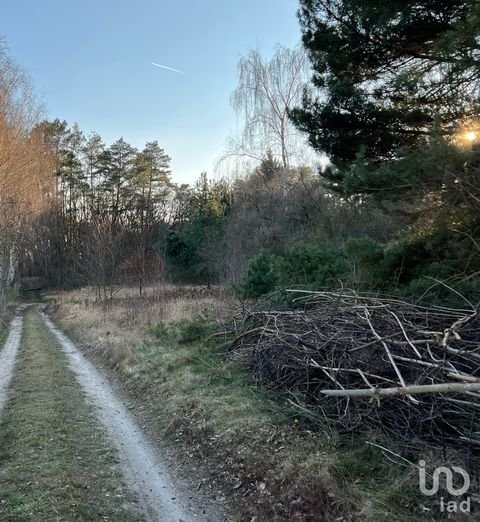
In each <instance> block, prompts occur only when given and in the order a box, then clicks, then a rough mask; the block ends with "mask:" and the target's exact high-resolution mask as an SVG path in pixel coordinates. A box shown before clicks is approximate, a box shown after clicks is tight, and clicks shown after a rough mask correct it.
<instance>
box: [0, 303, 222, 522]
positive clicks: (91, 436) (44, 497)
mask: <svg viewBox="0 0 480 522" xmlns="http://www.w3.org/2000/svg"><path fill="white" fill-rule="evenodd" d="M23 312H24V310H23V309H20V310H18V311H17V314H16V316H15V318H14V320H13V322H12V324H11V330H10V334H9V337H8V339H7V341H6V343H5V346H4V347H3V349H2V350H1V351H0V518H1V519H2V520H23V519H24V518H23V517H24V516H25V515H27V516H28V518H30V517H32V516H33V517H34V518H35V519H36V520H44V519H45V520H50V519H55V520H57V519H58V520H92V519H94V518H92V517H94V516H97V515H92V513H95V514H98V515H101V516H102V518H98V520H128V521H130V520H132V521H133V520H155V521H157V520H158V521H160V520H161V521H165V522H170V521H176V522H178V521H185V522H187V521H190V520H208V521H215V520H224V517H223V516H220V515H218V514H217V513H215V512H214V510H212V508H211V506H207V505H205V503H204V502H202V501H201V500H196V499H195V500H194V499H193V497H194V495H193V494H189V493H188V489H187V488H186V487H185V486H184V485H180V486H176V485H175V484H174V480H173V478H172V475H171V473H170V472H169V468H168V463H167V461H166V460H165V458H164V457H163V456H162V455H161V453H160V451H159V449H158V448H156V447H155V446H154V445H153V444H152V443H151V442H150V441H149V440H148V438H147V436H146V435H145V434H144V433H143V430H142V428H141V427H140V426H139V425H138V424H137V422H136V420H135V419H134V418H133V417H132V415H131V414H130V412H129V411H128V410H127V407H126V406H125V404H124V403H123V402H122V400H121V398H119V397H118V396H117V394H116V393H115V392H114V390H113V389H112V388H111V386H110V385H109V383H108V381H107V380H106V378H105V377H104V375H103V374H102V373H101V372H100V371H99V370H98V369H96V368H95V367H94V366H93V365H92V364H91V362H89V361H88V360H87V359H86V358H85V357H84V355H83V354H82V353H81V352H80V351H79V350H78V349H77V347H76V346H75V345H74V344H73V343H72V342H71V341H70V340H69V339H68V338H67V337H66V336H65V335H64V334H63V333H61V332H60V331H59V330H58V329H57V328H56V326H55V325H54V324H53V323H52V321H51V320H50V319H49V318H48V317H47V316H46V314H45V313H44V311H43V310H38V309H37V308H36V307H31V308H30V309H29V310H27V312H26V313H25V321H24V324H23V331H22V320H23ZM16 359H17V362H16ZM2 405H3V406H4V411H3V413H1V409H2ZM42 462H44V464H43V465H42V464H41V463H42ZM19 470H20V472H19ZM62 477H63V479H62ZM42 484H43V485H42ZM45 489H47V490H48V491H47V492H46V491H45ZM85 489H87V490H89V491H88V494H87V495H85V494H84V490H85ZM99 490H101V494H100V492H99ZM65 491H67V493H68V495H65V494H64V493H65ZM72 499H73V500H72ZM103 504H104V505H103ZM87 513H88V515H87ZM95 519H96V518H95Z"/></svg>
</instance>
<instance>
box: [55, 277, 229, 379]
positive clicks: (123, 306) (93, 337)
mask: <svg viewBox="0 0 480 522" xmlns="http://www.w3.org/2000/svg"><path fill="white" fill-rule="evenodd" d="M51 298H52V306H51V307H52V309H53V311H54V312H55V313H56V314H57V317H58V319H59V320H60V321H61V323H62V326H63V327H64V328H66V329H67V330H72V329H73V330H75V334H76V335H78V337H79V338H81V339H82V342H83V343H85V344H87V345H91V346H94V347H95V349H96V350H97V351H99V352H101V354H102V356H103V357H105V358H106V359H107V360H108V362H109V364H110V365H111V366H114V367H118V366H122V367H123V369H126V370H127V371H128V369H129V368H131V367H132V363H134V362H135V360H136V357H137V352H138V349H139V347H140V346H141V345H142V344H143V343H144V342H146V341H148V339H149V337H150V336H149V331H150V328H151V327H152V326H154V325H156V324H158V323H161V322H175V321H180V320H184V319H191V318H192V317H195V316H198V315H203V316H208V317H211V318H212V319H214V320H218V321H224V320H225V319H226V318H227V317H228V315H229V314H230V313H231V312H232V310H233V309H235V307H236V306H237V303H236V301H235V300H234V298H233V295H232V293H231V292H230V291H229V290H227V289H225V288H222V287H212V288H211V289H209V288H207V287H201V286H174V285H162V286H156V287H148V288H146V289H145V290H144V292H143V295H142V296H141V297H140V296H139V294H138V289H137V288H132V287H126V288H121V289H119V290H118V291H117V293H116V294H115V295H114V297H113V298H112V299H111V300H109V301H107V302H102V301H98V300H96V298H95V291H94V289H92V288H83V289H81V290H75V291H73V292H57V293H55V294H51Z"/></svg>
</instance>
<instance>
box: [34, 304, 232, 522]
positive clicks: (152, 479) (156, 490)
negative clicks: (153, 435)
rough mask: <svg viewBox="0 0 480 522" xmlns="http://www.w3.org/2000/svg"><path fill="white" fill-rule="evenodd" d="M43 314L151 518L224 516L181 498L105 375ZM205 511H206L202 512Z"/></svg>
mask: <svg viewBox="0 0 480 522" xmlns="http://www.w3.org/2000/svg"><path fill="white" fill-rule="evenodd" d="M41 317H42V318H43V320H44V321H45V324H46V325H47V327H48V329H49V330H50V332H51V333H52V334H53V335H54V336H55V337H56V338H57V340H58V341H59V344H60V345H61V347H62V349H63V350H64V352H65V353H66V355H67V357H68V360H69V364H70V367H71V369H72V371H73V372H74V374H75V375H76V377H77V379H78V381H79V383H80V385H81V386H82V388H83V390H84V392H85V394H86V396H87V398H88V399H89V400H90V401H91V402H92V403H93V405H94V406H95V409H96V412H97V416H98V419H99V421H100V422H101V423H102V424H103V425H104V426H105V428H106V429H107V432H108V435H109V437H110V439H111V441H112V443H113V444H114V446H115V447H116V449H117V452H118V456H119V459H120V462H121V464H122V468H123V471H124V474H125V479H126V482H127V484H128V485H129V486H130V487H131V488H132V490H134V491H135V492H136V493H137V495H138V496H139V498H140V501H141V503H142V507H143V508H144V510H145V511H146V513H147V516H148V517H149V519H150V520H155V521H165V522H170V521H172V522H173V521H176V522H179V521H185V522H189V521H191V520H199V521H200V520H205V521H208V522H214V521H215V520H223V517H219V516H217V515H216V514H213V513H211V512H208V514H205V511H204V510H203V509H202V508H199V507H198V506H192V502H190V501H187V500H186V499H185V498H182V494H181V493H180V491H178V490H177V489H176V488H175V487H174V486H173V484H172V480H171V477H170V476H169V472H168V470H167V465H166V463H165V461H164V460H162V458H161V456H160V455H159V452H158V451H156V450H155V448H153V446H152V445H151V444H150V443H149V441H148V440H147V438H146V437H145V435H144V433H143V432H142V430H141V428H140V427H139V426H138V425H137V424H136V422H135V420H134V419H133V417H132V415H131V414H130V413H129V411H128V410H127V408H126V407H125V405H124V404H123V403H122V401H121V400H120V399H119V398H118V397H117V396H116V395H115V393H114V392H113V390H112V388H111V386H110V385H109V383H108V382H107V380H106V378H105V377H104V376H103V375H102V373H101V372H100V371H98V370H97V369H96V368H95V367H94V366H93V365H92V364H91V363H90V361H88V360H87V359H86V358H85V357H84V355H83V354H82V353H81V352H80V350H79V349H78V348H77V347H76V346H75V345H74V344H73V343H72V342H71V341H70V340H69V339H68V338H67V337H66V336H65V335H64V334H63V333H62V332H61V331H60V330H59V329H58V328H57V327H56V326H55V325H54V324H53V322H52V321H51V320H50V319H49V317H48V316H47V315H46V314H45V312H44V311H42V312H41ZM202 511H203V513H202Z"/></svg>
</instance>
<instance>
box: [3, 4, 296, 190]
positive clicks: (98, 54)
mask: <svg viewBox="0 0 480 522" xmlns="http://www.w3.org/2000/svg"><path fill="white" fill-rule="evenodd" d="M297 8H298V1H297V0H243V1H233V0H203V1H201V0H183V1H182V0H179V1H174V0H137V1H132V0H96V1H94V0H77V1H71V0H70V1H68V0H42V1H40V0H3V1H2V14H1V22H0V35H3V36H5V37H6V39H7V43H8V45H9V47H10V51H11V54H12V55H13V57H14V58H15V59H16V60H17V61H18V62H19V63H20V65H22V66H23V67H24V68H25V69H27V70H28V71H29V73H30V75H31V77H32V78H33V81H34V84H35V87H36V90H37V92H38V93H39V95H40V96H41V98H42V100H43V101H44V103H45V107H46V113H47V116H48V117H50V118H55V117H58V118H61V119H66V120H67V121H68V122H69V123H73V122H75V121H76V122H78V124H79V125H80V128H81V129H82V130H84V131H85V132H89V131H93V130H95V131H97V132H98V133H99V134H100V135H101V136H102V137H103V138H104V140H105V141H106V142H107V143H111V142H112V141H114V140H115V139H117V138H118V137H120V136H123V137H124V138H125V139H126V140H127V141H129V142H130V143H132V145H135V146H137V147H141V146H142V145H143V144H144V143H145V141H149V140H154V139H157V140H158V141H159V143H160V145H161V146H162V147H164V148H165V150H166V151H167V152H168V153H169V154H170V155H171V156H172V171H173V178H174V180H175V181H178V182H192V181H194V180H195V179H196V178H197V176H198V174H199V173H200V172H201V171H204V170H207V171H209V172H212V170H213V165H214V163H215V160H216V159H217V158H218V156H219V155H220V154H221V152H222V150H223V148H224V144H225V141H226V138H227V136H228V135H229V134H230V133H232V132H233V131H234V128H235V115H234V113H233V111H232V109H231V108H230V103H229V98H230V93H231V91H232V90H233V89H234V88H235V85H236V74H237V70H236V67H237V63H238V60H239V58H240V57H241V56H242V55H243V54H245V53H246V52H248V50H249V49H250V48H253V47H258V48H259V49H260V50H261V51H262V53H264V54H265V55H267V56H269V55H270V54H271V53H272V51H273V49H274V46H275V45H276V44H277V43H280V44H282V45H285V46H288V47H293V46H295V45H296V44H297V43H298V42H299V40H300V30H299V25H298V21H297V18H296V10H297ZM151 62H157V63H160V64H164V65H167V66H170V67H174V68H177V69H181V70H182V71H185V72H186V73H187V74H185V75H181V74H177V73H174V72H171V71H166V70H162V69H158V68H156V67H154V66H152V65H151Z"/></svg>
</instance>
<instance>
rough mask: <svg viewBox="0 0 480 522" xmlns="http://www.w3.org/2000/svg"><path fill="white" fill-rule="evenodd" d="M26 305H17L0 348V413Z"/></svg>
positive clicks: (20, 335)
mask: <svg viewBox="0 0 480 522" xmlns="http://www.w3.org/2000/svg"><path fill="white" fill-rule="evenodd" d="M27 306H28V305H22V306H19V307H18V308H17V310H16V312H15V316H14V318H13V319H12V322H11V323H10V332H9V334H8V337H7V340H6V341H5V344H4V345H3V349H0V413H1V411H2V409H3V407H4V405H5V402H6V399H7V395H8V387H9V385H10V381H11V379H12V375H13V370H14V368H15V361H16V359H17V352H18V348H19V346H20V340H21V337H22V324H23V312H24V311H25V308H27Z"/></svg>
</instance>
